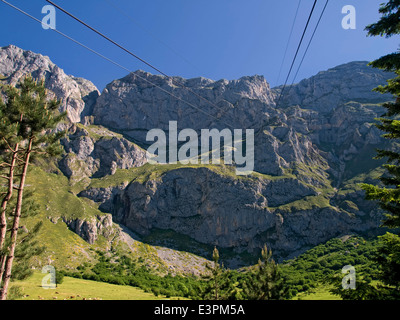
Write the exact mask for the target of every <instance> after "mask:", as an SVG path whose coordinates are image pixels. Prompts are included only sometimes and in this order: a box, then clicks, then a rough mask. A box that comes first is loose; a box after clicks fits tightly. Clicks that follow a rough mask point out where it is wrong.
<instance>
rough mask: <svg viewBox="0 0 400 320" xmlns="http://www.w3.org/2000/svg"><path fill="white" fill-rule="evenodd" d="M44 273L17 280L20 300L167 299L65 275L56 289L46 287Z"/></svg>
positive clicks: (126, 287) (137, 290)
mask: <svg viewBox="0 0 400 320" xmlns="http://www.w3.org/2000/svg"><path fill="white" fill-rule="evenodd" d="M43 276H44V274H43V273H41V272H38V271H36V272H35V273H34V274H33V275H32V276H31V277H29V278H27V279H25V280H21V281H15V282H13V283H12V287H11V289H12V288H20V289H19V290H18V291H19V292H20V296H19V297H16V298H17V299H18V300H100V299H101V300H154V299H165V298H166V297H165V296H162V295H159V296H158V297H156V296H155V295H153V294H152V293H148V292H144V291H143V290H141V289H138V288H134V287H131V286H125V285H115V284H109V283H104V282H98V281H92V280H84V279H79V278H71V277H65V278H64V281H63V282H62V283H61V284H58V285H57V288H55V289H44V288H43V287H42V279H43Z"/></svg>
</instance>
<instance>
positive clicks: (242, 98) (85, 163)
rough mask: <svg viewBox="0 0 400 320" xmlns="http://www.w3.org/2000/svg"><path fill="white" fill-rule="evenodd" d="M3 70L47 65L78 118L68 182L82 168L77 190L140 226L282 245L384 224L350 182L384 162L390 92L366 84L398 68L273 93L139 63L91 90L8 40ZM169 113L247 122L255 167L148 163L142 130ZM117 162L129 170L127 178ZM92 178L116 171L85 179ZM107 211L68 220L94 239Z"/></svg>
mask: <svg viewBox="0 0 400 320" xmlns="http://www.w3.org/2000/svg"><path fill="white" fill-rule="evenodd" d="M0 73H2V74H3V75H5V76H6V77H7V82H8V83H12V84H15V83H16V82H17V81H18V79H19V78H20V77H21V76H23V75H25V74H28V73H32V74H33V76H34V77H37V78H41V77H43V78H44V79H45V81H46V86H47V87H48V88H49V90H51V91H52V92H54V94H55V95H56V96H57V97H58V98H61V99H63V106H62V109H63V110H67V111H68V114H69V118H70V120H71V121H72V122H81V123H75V124H72V125H71V124H69V125H68V126H67V127H68V130H69V132H68V135H67V137H66V138H65V139H63V141H62V144H63V146H64V149H65V151H66V153H65V155H64V157H63V159H61V161H60V162H59V164H58V165H59V168H60V169H61V171H62V172H63V173H64V174H65V175H66V176H67V177H68V178H69V179H70V181H71V183H72V184H74V183H77V182H79V181H81V180H82V179H86V180H88V181H89V183H87V184H86V185H89V187H87V188H85V187H83V190H81V191H80V193H79V196H81V197H86V198H89V199H92V200H93V201H95V202H97V203H98V204H99V208H100V209H101V210H103V211H105V212H107V213H111V214H112V218H113V220H114V222H117V223H120V224H122V225H125V226H127V227H128V228H129V229H131V230H132V231H134V232H135V233H138V234H141V235H148V234H151V233H152V232H153V231H155V230H157V229H168V230H173V231H175V232H177V233H180V234H184V235H187V236H190V237H191V238H193V239H195V240H196V241H198V242H201V243H205V244H209V245H218V246H220V247H226V248H234V249H235V250H237V251H249V252H253V251H254V250H257V249H258V248H260V247H261V246H262V245H263V244H264V243H267V245H269V246H270V247H271V248H272V249H273V251H274V253H275V254H276V255H279V256H280V257H288V256H291V255H293V254H295V253H298V252H301V251H302V250H304V249H305V248H308V247H310V246H313V245H316V244H318V243H321V242H323V241H326V240H328V239H330V238H332V237H335V236H341V235H344V234H349V233H370V232H371V233H373V232H375V231H376V230H377V227H378V226H379V224H380V219H381V213H380V212H379V210H378V209H377V207H376V205H375V204H374V203H372V202H368V201H366V200H364V196H363V192H362V191H361V190H360V189H359V188H358V187H357V183H358V182H362V181H365V179H369V181H370V182H372V181H373V180H372V178H371V177H373V176H374V175H372V174H371V172H372V173H373V172H375V171H374V170H375V169H376V168H378V167H379V165H380V163H379V162H377V161H375V160H372V157H373V156H374V149H375V148H377V147H378V146H379V147H382V144H384V143H386V142H385V141H384V140H383V139H382V138H381V136H380V135H381V133H380V132H379V130H378V129H377V128H376V127H375V126H374V125H373V123H374V122H375V120H374V119H375V118H377V117H379V116H380V115H381V114H382V113H383V109H382V107H381V106H380V103H382V102H385V101H388V100H390V99H391V97H390V96H387V95H381V94H379V93H376V92H372V91H371V90H372V89H373V88H375V87H376V86H378V85H383V84H385V81H386V80H387V79H390V78H392V77H393V75H392V74H389V73H385V72H382V71H380V70H377V69H373V68H370V67H368V66H367V62H352V63H348V64H345V65H341V66H338V67H335V68H332V69H329V70H327V71H323V72H320V73H318V74H317V75H315V76H314V77H311V78H309V79H304V80H302V81H301V82H299V83H298V84H295V85H293V86H288V87H286V88H285V91H284V94H283V96H282V99H281V100H280V103H279V105H277V97H278V96H279V94H280V93H281V91H282V87H277V88H270V87H269V84H268V83H267V81H266V80H265V79H264V78H263V77H262V76H249V77H242V78H240V79H238V80H231V81H228V80H219V81H213V80H209V79H205V78H195V79H183V78H179V77H174V78H172V79H171V78H166V77H163V76H159V75H151V74H149V73H146V72H143V71H136V72H135V73H131V74H129V75H127V76H126V77H124V78H122V79H119V80H115V81H113V82H111V83H110V84H109V85H107V87H106V88H105V89H104V91H103V92H102V94H101V95H100V96H98V95H99V93H98V91H97V89H96V88H95V87H94V86H93V85H92V84H91V83H90V82H89V81H86V80H84V79H80V78H75V77H72V76H67V75H65V74H64V72H63V71H62V70H61V69H60V68H58V67H57V66H55V65H54V64H53V63H51V62H50V60H49V59H48V58H47V57H43V56H41V55H39V54H34V53H32V52H29V51H23V50H22V49H19V48H16V47H14V46H9V47H5V48H1V49H0ZM165 91H168V92H170V93H171V95H169V94H167V93H166V92H165ZM199 96H201V98H200V97H199ZM169 121H177V122H178V130H181V129H184V128H190V129H194V130H195V131H197V132H200V130H201V129H212V128H216V129H219V130H222V129H224V128H229V129H231V130H232V129H254V133H255V143H254V149H255V159H254V160H255V166H254V171H255V173H254V174H253V175H249V176H244V177H239V176H236V175H235V174H234V173H233V172H234V171H233V169H232V167H231V166H196V165H193V166H190V167H187V166H186V167H185V166H183V165H175V166H168V165H166V166H163V165H149V164H146V162H147V160H146V152H145V149H146V148H147V146H148V145H149V142H148V141H146V139H145V137H146V133H147V132H148V130H151V129H155V128H160V129H163V130H165V131H167V130H168V125H169ZM145 164H146V165H145ZM144 165H145V166H144ZM135 168H137V169H135ZM118 169H128V170H126V172H129V173H130V174H133V173H135V174H133V175H129V177H133V178H131V179H130V180H129V181H131V182H126V178H124V177H122V178H121V175H122V173H121V171H118ZM135 170H137V171H135ZM116 172H118V173H119V174H116ZM110 177H111V178H110ZM95 178H101V179H104V181H107V179H109V180H111V181H112V183H109V184H105V185H104V186H102V187H98V188H94V187H90V181H91V180H92V179H95ZM101 179H99V180H101ZM118 179H121V181H117V180H118ZM101 181H103V180H101ZM109 217H111V215H109V216H107V219H106V220H101V219H100V218H98V217H94V218H93V219H92V220H90V219H89V220H85V221H83V220H82V221H81V220H79V221H75V220H71V221H69V220H68V221H67V223H68V225H69V226H70V228H71V229H73V230H75V232H77V233H78V234H80V235H81V236H82V237H83V238H84V239H86V240H87V241H89V242H92V241H95V239H96V234H97V235H99V234H102V232H103V231H102V230H108V227H106V226H105V225H108V224H109V222H110V221H109V219H110V218H109ZM99 219H100V220H101V221H100V220H99ZM105 232H106V231H105Z"/></svg>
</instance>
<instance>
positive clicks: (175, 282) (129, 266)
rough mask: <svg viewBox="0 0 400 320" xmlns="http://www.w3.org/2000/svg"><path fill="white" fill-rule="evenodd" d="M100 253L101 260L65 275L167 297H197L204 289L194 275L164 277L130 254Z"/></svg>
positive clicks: (98, 252) (81, 266)
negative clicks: (112, 254) (118, 255)
mask: <svg viewBox="0 0 400 320" xmlns="http://www.w3.org/2000/svg"><path fill="white" fill-rule="evenodd" d="M97 254H98V255H99V261H98V263H96V264H89V263H83V264H82V265H80V266H79V267H78V268H77V271H74V272H67V271H65V272H64V274H65V275H67V276H71V277H75V278H82V279H89V280H94V281H100V282H107V283H112V284H118V285H129V286H133V287H139V288H141V289H143V290H144V291H145V292H152V293H153V294H154V295H155V296H159V295H163V296H166V297H167V298H169V297H172V296H180V297H191V298H196V297H197V296H198V294H199V293H200V292H201V285H202V284H201V283H200V282H199V281H198V280H197V279H196V278H194V277H190V276H179V275H176V276H172V275H171V274H167V275H166V276H161V275H159V274H156V273H155V272H152V270H150V269H149V268H146V267H145V266H143V265H141V264H140V262H141V261H133V260H132V259H131V258H129V257H128V256H122V257H117V258H116V259H114V260H111V258H110V257H106V255H105V254H104V253H103V252H101V251H97ZM139 260H140V258H139ZM138 262H139V263H138ZM142 262H143V259H142Z"/></svg>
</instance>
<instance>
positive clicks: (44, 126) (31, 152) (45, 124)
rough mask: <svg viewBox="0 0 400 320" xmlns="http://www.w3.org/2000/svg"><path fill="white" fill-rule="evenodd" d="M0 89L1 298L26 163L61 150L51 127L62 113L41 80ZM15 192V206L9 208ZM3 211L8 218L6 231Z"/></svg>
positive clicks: (13, 244)
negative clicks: (36, 157)
mask: <svg viewBox="0 0 400 320" xmlns="http://www.w3.org/2000/svg"><path fill="white" fill-rule="evenodd" d="M2 91H3V93H4V96H5V102H3V101H0V161H1V162H0V168H1V169H2V175H1V177H0V178H2V179H3V180H5V182H6V183H5V185H2V189H3V190H2V191H3V192H2V205H1V214H0V254H1V256H0V279H1V280H0V281H1V288H0V300H5V299H6V298H7V292H8V286H9V282H10V278H11V272H12V266H13V262H14V258H15V255H16V252H17V251H16V246H17V244H18V241H17V239H18V233H19V232H18V231H19V227H20V220H21V215H22V208H23V195H24V188H25V181H26V177H27V174H28V168H29V164H30V163H31V161H32V159H33V157H34V156H46V155H47V156H55V155H58V154H60V153H61V152H62V149H61V147H60V145H59V140H60V138H61V137H62V136H63V134H64V133H63V132H57V130H55V128H56V125H57V124H58V123H59V122H60V121H61V120H62V119H63V118H64V117H65V113H62V114H60V113H59V112H58V107H59V105H60V102H59V101H57V100H56V99H51V98H50V97H49V94H48V92H47V90H46V88H45V87H44V82H43V81H40V82H37V81H35V80H34V79H33V78H32V77H31V76H27V77H26V78H24V79H23V80H22V81H21V82H20V83H19V86H18V87H12V86H4V87H3V90H2ZM14 191H15V192H14ZM15 193H16V195H15V205H14V206H13V207H12V208H10V201H11V199H12V197H14V194H15ZM7 213H8V215H9V216H10V217H11V221H12V223H11V228H9V232H7V231H8V229H7V228H8V226H7ZM7 234H8V239H6V236H7Z"/></svg>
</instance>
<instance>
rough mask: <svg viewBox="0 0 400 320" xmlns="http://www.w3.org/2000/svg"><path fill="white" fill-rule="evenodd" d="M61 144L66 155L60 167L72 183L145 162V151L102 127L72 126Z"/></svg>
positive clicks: (110, 173) (109, 173)
mask: <svg viewBox="0 0 400 320" xmlns="http://www.w3.org/2000/svg"><path fill="white" fill-rule="evenodd" d="M61 143H62V144H63V146H64V149H65V151H66V153H67V154H66V156H64V157H63V159H62V160H61V161H60V163H59V167H60V169H61V171H62V172H63V173H64V174H65V175H66V176H67V177H68V178H70V179H72V180H73V181H75V182H78V181H80V180H82V179H83V178H92V177H93V178H100V177H104V176H106V175H112V174H114V173H115V171H116V169H127V168H132V167H140V166H142V165H144V164H145V163H146V162H147V158H146V152H145V150H143V149H142V148H140V147H138V146H137V145H136V144H134V143H132V142H130V141H128V140H126V139H125V138H123V137H122V136H120V135H118V134H115V133H113V132H111V131H109V130H107V129H105V128H101V127H90V126H89V127H86V128H85V127H83V126H81V125H72V126H71V127H70V128H69V134H68V136H67V137H66V138H65V139H63V140H62V141H61Z"/></svg>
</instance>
